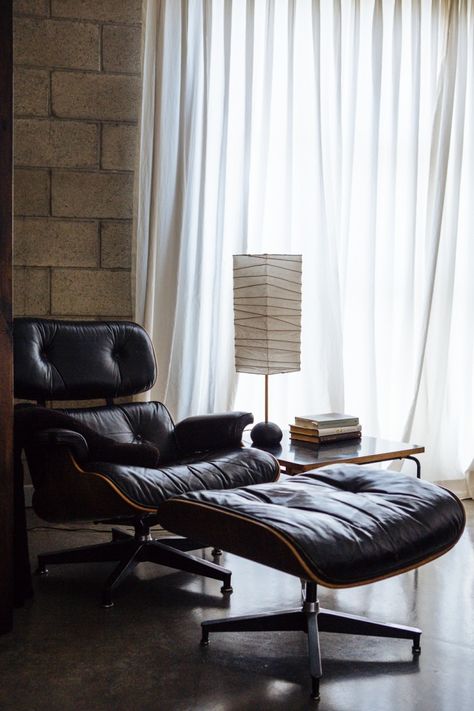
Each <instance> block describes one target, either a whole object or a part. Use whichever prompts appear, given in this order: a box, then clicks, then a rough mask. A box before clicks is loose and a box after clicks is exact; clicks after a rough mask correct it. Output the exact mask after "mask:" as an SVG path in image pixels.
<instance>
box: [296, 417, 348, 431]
mask: <svg viewBox="0 0 474 711" xmlns="http://www.w3.org/2000/svg"><path fill="white" fill-rule="evenodd" d="M295 425H296V426H297V427H303V428H304V429H308V430H327V429H334V428H335V427H355V426H357V425H359V418H358V417H352V418H350V419H347V420H332V421H328V422H318V421H317V420H306V419H304V418H301V417H295Z"/></svg>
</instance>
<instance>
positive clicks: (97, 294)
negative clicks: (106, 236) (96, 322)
mask: <svg viewBox="0 0 474 711" xmlns="http://www.w3.org/2000/svg"><path fill="white" fill-rule="evenodd" d="M51 295H52V312H53V313H55V314H58V315H61V314H69V315H73V316H75V315H78V316H79V315H81V316H82V315H83V316H88V315H91V316H93V315H95V314H101V316H108V315H117V316H129V315H131V282H130V272H129V271H117V272H115V271H110V270H107V269H100V270H90V269H53V272H52V284H51Z"/></svg>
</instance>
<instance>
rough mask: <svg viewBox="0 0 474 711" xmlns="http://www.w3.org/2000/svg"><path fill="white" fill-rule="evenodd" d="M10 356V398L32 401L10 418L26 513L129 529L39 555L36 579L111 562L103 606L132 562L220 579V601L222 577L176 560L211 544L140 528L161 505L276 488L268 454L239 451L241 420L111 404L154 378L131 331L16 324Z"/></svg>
mask: <svg viewBox="0 0 474 711" xmlns="http://www.w3.org/2000/svg"><path fill="white" fill-rule="evenodd" d="M14 355H15V395H16V397H17V398H21V399H27V400H35V401H36V403H37V404H36V405H33V404H31V405H20V406H19V407H17V409H16V417H15V419H16V424H15V428H16V429H15V437H16V441H17V445H18V443H19V445H20V446H21V447H22V448H23V449H24V451H25V453H26V458H27V461H28V465H29V469H30V473H31V477H32V481H33V484H34V494H33V508H34V510H35V511H36V513H37V514H38V515H39V516H40V517H41V518H42V519H44V520H46V521H49V522H64V521H69V522H71V521H91V520H93V521H95V520H101V522H103V519H106V520H107V521H108V522H110V523H111V524H116V523H121V524H126V525H132V526H133V527H134V529H135V534H134V536H130V535H128V534H127V533H125V532H123V531H121V530H118V529H112V540H111V541H110V542H109V543H104V544H99V545H93V546H87V547H84V548H78V549H74V550H65V551H60V552H55V553H47V554H44V555H40V556H39V558H38V562H39V572H42V573H44V572H47V566H48V565H50V564H53V563H84V562H102V561H103V562H106V561H116V562H117V566H116V568H115V569H114V571H113V572H112V574H111V575H110V577H109V578H108V580H107V581H106V583H105V587H104V589H103V595H102V603H103V605H105V606H110V605H112V604H113V603H112V592H113V591H114V589H115V588H116V587H117V586H118V585H119V583H120V582H121V581H122V580H123V579H124V578H125V576H126V575H128V574H129V573H130V572H131V571H132V570H133V568H134V567H135V566H136V565H137V564H138V563H140V562H143V561H152V562H154V563H159V564H163V565H166V566H170V567H172V568H176V569H180V570H185V571H188V572H191V573H197V574H199V575H204V576H207V577H210V578H214V579H216V580H221V581H222V588H221V591H222V592H231V591H232V588H231V585H230V581H231V571H230V570H227V569H226V568H223V567H221V566H219V565H216V564H214V563H211V562H208V561H206V560H203V559H201V558H198V557H196V556H193V555H190V554H189V553H188V552H187V551H190V550H195V549H197V548H201V547H204V546H207V545H210V544H212V543H213V541H212V540H207V539H206V540H200V541H199V542H198V541H196V540H193V541H191V540H189V539H186V538H180V537H169V538H166V539H165V540H164V539H163V538H161V539H160V540H154V539H153V538H152V536H151V534H150V527H151V526H153V525H154V524H156V523H157V517H156V514H157V510H158V509H159V507H160V505H161V504H162V502H164V501H165V500H166V499H168V498H170V497H171V496H176V495H179V494H184V493H186V492H190V491H199V490H204V489H217V490H219V489H230V488H235V487H241V486H247V485H249V484H258V483H264V482H271V481H274V480H275V479H277V478H278V474H279V469H278V464H277V462H276V460H275V459H274V458H273V457H272V456H271V455H268V454H267V453H265V452H261V451H259V450H255V449H244V448H242V446H241V438H242V432H243V429H244V427H245V426H246V425H247V424H249V423H250V422H252V421H253V417H252V415H251V414H250V413H246V412H230V413H226V414H222V415H205V416H202V417H189V418H187V419H185V420H183V421H182V422H179V423H178V424H177V425H176V426H175V425H174V423H173V420H172V418H171V416H170V413H169V412H168V410H167V409H166V407H165V406H164V405H163V404H162V403H160V402H132V403H127V404H123V403H121V404H114V399H115V398H118V397H121V398H122V397H124V396H125V397H129V396H132V395H135V394H137V393H140V392H143V391H146V390H149V389H150V388H151V386H152V385H153V383H154V382H155V378H156V361H155V355H154V351H153V346H152V344H151V341H150V339H149V337H148V335H147V333H146V332H145V331H144V330H143V329H142V328H141V327H140V326H138V325H137V324H134V323H129V322H103V323H102V322H76V321H56V320H45V319H34V318H21V319H16V321H15V324H14ZM190 367H192V364H190ZM102 398H103V399H105V401H106V405H104V406H98V407H79V408H77V409H76V408H74V409H72V408H70V407H68V408H65V409H64V408H63V409H58V408H55V409H50V408H46V407H45V405H46V402H47V401H71V400H93V399H102ZM205 538H206V537H205Z"/></svg>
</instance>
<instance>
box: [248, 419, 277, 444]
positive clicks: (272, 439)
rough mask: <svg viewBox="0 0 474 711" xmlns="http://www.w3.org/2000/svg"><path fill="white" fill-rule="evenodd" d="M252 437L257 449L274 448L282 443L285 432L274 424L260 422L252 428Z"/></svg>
mask: <svg viewBox="0 0 474 711" xmlns="http://www.w3.org/2000/svg"><path fill="white" fill-rule="evenodd" d="M250 437H251V438H252V442H253V443H254V444H255V445H256V446H257V447H272V446H273V445H275V444H278V443H279V442H281V438H282V437H283V432H282V431H281V429H280V428H279V427H278V425H276V424H275V423H274V422H259V423H258V424H256V425H255V426H254V427H252V430H251V432H250Z"/></svg>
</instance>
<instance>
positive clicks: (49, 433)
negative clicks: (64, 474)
mask: <svg viewBox="0 0 474 711" xmlns="http://www.w3.org/2000/svg"><path fill="white" fill-rule="evenodd" d="M33 442H34V443H35V444H42V445H49V446H52V447H58V446H61V445H64V446H66V447H68V448H69V449H70V450H71V452H72V453H73V454H74V456H75V457H76V459H78V460H79V461H82V462H83V461H86V460H87V459H89V447H88V446H87V441H86V438H85V437H83V436H82V435H81V434H79V432H73V431H72V430H65V429H60V428H58V427H51V428H50V429H46V430H41V431H40V432H36V433H35V435H34V436H33Z"/></svg>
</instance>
